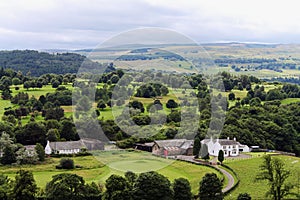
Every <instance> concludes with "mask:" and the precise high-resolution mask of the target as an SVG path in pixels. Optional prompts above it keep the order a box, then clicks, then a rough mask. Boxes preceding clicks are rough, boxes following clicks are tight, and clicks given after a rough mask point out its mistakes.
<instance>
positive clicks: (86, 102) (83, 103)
mask: <svg viewBox="0 0 300 200" xmlns="http://www.w3.org/2000/svg"><path fill="white" fill-rule="evenodd" d="M91 108H92V104H91V102H90V99H89V98H88V97H87V96H83V97H81V98H80V99H79V100H78V103H77V104H76V110H77V111H81V112H87V111H89V110H90V109H91Z"/></svg>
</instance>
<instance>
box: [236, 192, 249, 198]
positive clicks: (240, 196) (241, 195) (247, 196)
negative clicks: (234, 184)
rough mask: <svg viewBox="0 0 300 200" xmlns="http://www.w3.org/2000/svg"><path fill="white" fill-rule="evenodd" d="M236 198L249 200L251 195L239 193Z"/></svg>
mask: <svg viewBox="0 0 300 200" xmlns="http://www.w3.org/2000/svg"><path fill="white" fill-rule="evenodd" d="M237 200H251V196H250V194H248V193H240V194H239V196H238V198H237Z"/></svg>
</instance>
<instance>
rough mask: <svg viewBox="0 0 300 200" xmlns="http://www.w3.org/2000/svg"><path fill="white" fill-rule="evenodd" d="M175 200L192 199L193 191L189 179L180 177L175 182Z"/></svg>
mask: <svg viewBox="0 0 300 200" xmlns="http://www.w3.org/2000/svg"><path fill="white" fill-rule="evenodd" d="M173 191H174V198H173V199H174V200H191V199H192V192H191V185H190V183H189V181H188V180H187V179H185V178H178V179H175V180H174V183H173Z"/></svg>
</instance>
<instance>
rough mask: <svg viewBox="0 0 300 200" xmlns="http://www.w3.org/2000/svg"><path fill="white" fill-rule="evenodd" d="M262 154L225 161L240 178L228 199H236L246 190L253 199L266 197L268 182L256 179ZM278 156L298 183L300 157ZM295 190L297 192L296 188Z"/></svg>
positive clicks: (291, 178) (292, 179)
mask: <svg viewBox="0 0 300 200" xmlns="http://www.w3.org/2000/svg"><path fill="white" fill-rule="evenodd" d="M262 156H263V155H262V154H259V155H257V156H255V157H254V158H251V159H244V160H236V161H229V162H226V161H225V164H227V165H228V166H230V167H231V168H232V169H234V170H235V171H236V173H237V174H238V176H239V178H240V184H239V186H238V187H237V188H236V189H235V190H234V191H233V192H232V193H231V195H229V196H227V198H226V199H236V198H237V196H238V194H239V193H245V192H247V193H249V194H250V195H251V196H252V198H253V199H266V197H265V193H266V192H267V190H268V185H267V182H265V181H261V182H257V181H256V180H255V177H256V174H258V173H259V166H260V165H261V163H262ZM278 157H279V158H280V159H282V160H284V162H285V163H286V165H287V168H288V169H289V170H291V176H290V178H289V181H290V182H292V183H294V184H297V181H298V179H299V177H300V158H296V157H290V156H278ZM298 184H299V183H298ZM294 192H297V189H296V188H295V189H294Z"/></svg>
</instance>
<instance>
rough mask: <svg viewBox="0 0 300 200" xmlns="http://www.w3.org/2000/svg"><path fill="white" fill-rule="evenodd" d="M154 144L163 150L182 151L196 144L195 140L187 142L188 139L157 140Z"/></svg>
mask: <svg viewBox="0 0 300 200" xmlns="http://www.w3.org/2000/svg"><path fill="white" fill-rule="evenodd" d="M154 143H156V144H157V145H158V146H159V147H162V148H165V149H166V148H169V149H170V147H172V148H174V149H175V148H182V149H188V148H190V147H191V146H192V145H193V144H194V140H186V139H173V140H155V141H154Z"/></svg>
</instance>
